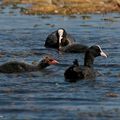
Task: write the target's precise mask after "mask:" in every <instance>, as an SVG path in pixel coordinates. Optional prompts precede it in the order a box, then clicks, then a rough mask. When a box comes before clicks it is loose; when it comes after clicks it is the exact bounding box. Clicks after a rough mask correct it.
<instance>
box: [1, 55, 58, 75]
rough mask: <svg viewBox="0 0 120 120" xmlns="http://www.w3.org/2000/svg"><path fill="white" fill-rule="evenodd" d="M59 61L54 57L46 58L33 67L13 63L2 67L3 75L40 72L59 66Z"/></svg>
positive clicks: (21, 63) (26, 64) (22, 63)
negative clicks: (50, 66)
mask: <svg viewBox="0 0 120 120" xmlns="http://www.w3.org/2000/svg"><path fill="white" fill-rule="evenodd" d="M57 63H58V61H56V60H55V59H53V58H52V57H49V56H46V57H45V58H43V59H42V60H41V61H40V62H39V63H38V64H37V65H31V64H28V63H24V62H18V61H11V62H8V63H4V64H2V65H0V72H1V73H19V72H31V71H39V70H41V69H44V68H46V67H47V66H49V65H52V64H57Z"/></svg>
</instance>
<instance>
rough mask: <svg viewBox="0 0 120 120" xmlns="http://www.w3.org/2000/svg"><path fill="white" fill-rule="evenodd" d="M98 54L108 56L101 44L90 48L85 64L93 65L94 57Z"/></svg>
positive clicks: (86, 54)
mask: <svg viewBox="0 0 120 120" xmlns="http://www.w3.org/2000/svg"><path fill="white" fill-rule="evenodd" d="M98 56H103V57H107V55H106V54H105V53H104V52H103V50H102V49H101V47H100V46H99V45H94V46H91V47H90V48H88V49H87V51H86V53H85V58H84V66H88V67H92V65H93V62H94V58H95V57H98Z"/></svg>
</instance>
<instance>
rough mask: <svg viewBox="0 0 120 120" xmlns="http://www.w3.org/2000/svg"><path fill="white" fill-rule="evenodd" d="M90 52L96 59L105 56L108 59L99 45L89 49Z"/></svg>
mask: <svg viewBox="0 0 120 120" xmlns="http://www.w3.org/2000/svg"><path fill="white" fill-rule="evenodd" d="M88 51H89V52H91V54H92V55H93V56H94V57H97V56H103V57H106V58H107V55H106V54H105V53H104V52H103V50H102V49H101V47H100V46H99V45H94V46H91V47H90V48H89V49H88Z"/></svg>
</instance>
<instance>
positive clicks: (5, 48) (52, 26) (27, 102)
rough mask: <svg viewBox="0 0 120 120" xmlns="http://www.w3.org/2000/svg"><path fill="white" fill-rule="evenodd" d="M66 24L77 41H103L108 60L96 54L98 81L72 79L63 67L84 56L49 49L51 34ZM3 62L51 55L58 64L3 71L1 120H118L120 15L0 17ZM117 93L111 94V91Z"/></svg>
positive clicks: (0, 43)
mask: <svg viewBox="0 0 120 120" xmlns="http://www.w3.org/2000/svg"><path fill="white" fill-rule="evenodd" d="M59 27H63V28H65V29H66V30H67V32H69V33H71V34H72V35H73V36H74V37H75V38H76V41H77V42H78V43H83V44H86V45H89V46H91V45H94V44H99V45H100V46H101V47H102V48H103V50H104V51H105V52H106V53H107V54H108V58H107V59H105V58H102V57H98V58H96V60H95V65H94V66H95V69H97V70H98V71H99V73H100V75H99V76H98V77H97V78H96V80H95V81H79V82H77V83H73V84H71V83H68V82H66V81H65V80H64V76H63V73H64V70H65V69H66V68H67V67H68V66H69V65H70V64H71V63H72V61H73V59H74V58H78V59H79V61H80V63H81V64H83V57H84V55H83V54H65V53H64V54H59V53H58V52H57V51H55V50H52V49H45V48H44V42H45V38H46V37H47V35H48V34H49V33H51V32H52V31H54V30H56V29H57V28H59ZM0 51H1V54H2V55H1V59H0V64H2V63H5V62H7V61H11V60H18V61H27V62H29V63H31V62H32V61H35V62H37V61H39V60H40V59H41V58H42V57H43V56H44V55H46V54H50V55H52V56H54V57H55V58H56V59H57V60H59V62H60V64H58V65H56V66H49V67H48V68H46V69H44V70H42V71H40V72H31V73H24V74H2V73H0V120H106V119H109V120H117V119H118V120H119V119H120V14H117V13H114V14H106V15H101V14H93V15H88V16H83V15H78V16H66V17H65V16H52V15H48V16H47V15H46V16H42V15H41V16H20V15H18V16H15V15H5V14H4V15H3V14H2V15H0ZM110 93H113V94H114V95H113V96H112V95H111V96H110V95H109V94H110ZM115 96H116V97H115Z"/></svg>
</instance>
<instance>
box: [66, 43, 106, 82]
mask: <svg viewBox="0 0 120 120" xmlns="http://www.w3.org/2000/svg"><path fill="white" fill-rule="evenodd" d="M97 56H104V57H107V55H106V54H105V53H104V52H103V51H102V49H101V47H100V46H99V45H95V46H91V47H90V48H88V49H87V51H86V53H85V58H84V66H80V65H79V63H78V60H77V59H75V60H74V61H73V65H72V66H70V67H69V68H68V69H67V70H66V71H65V73H64V77H65V79H66V80H67V81H69V82H76V81H77V80H79V79H91V78H95V76H96V71H95V70H94V69H93V62H94V58H95V57H97Z"/></svg>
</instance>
